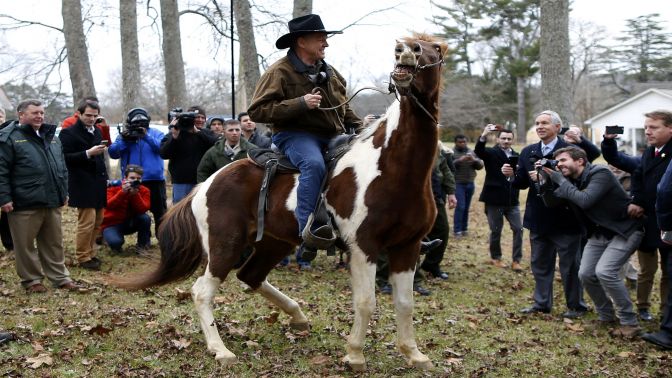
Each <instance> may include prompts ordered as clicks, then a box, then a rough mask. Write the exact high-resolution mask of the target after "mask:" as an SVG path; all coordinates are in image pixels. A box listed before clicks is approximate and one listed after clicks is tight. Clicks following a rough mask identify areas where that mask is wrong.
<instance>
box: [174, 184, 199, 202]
mask: <svg viewBox="0 0 672 378" xmlns="http://www.w3.org/2000/svg"><path fill="white" fill-rule="evenodd" d="M194 186H196V184H173V205H175V204H176V203H178V202H180V200H181V199H182V198H184V197H186V196H187V195H188V194H189V193H190V192H191V189H194Z"/></svg>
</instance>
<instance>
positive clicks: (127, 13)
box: [119, 0, 141, 110]
mask: <svg viewBox="0 0 672 378" xmlns="http://www.w3.org/2000/svg"><path fill="white" fill-rule="evenodd" d="M119 23H120V25H119V26H120V31H121V81H122V91H121V92H122V98H123V100H122V106H123V109H126V110H128V109H131V108H132V107H134V106H137V104H138V100H139V96H140V83H141V76H140V53H139V52H138V11H137V4H136V0H119Z"/></svg>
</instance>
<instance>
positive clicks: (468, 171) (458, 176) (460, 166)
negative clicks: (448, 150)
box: [453, 148, 483, 184]
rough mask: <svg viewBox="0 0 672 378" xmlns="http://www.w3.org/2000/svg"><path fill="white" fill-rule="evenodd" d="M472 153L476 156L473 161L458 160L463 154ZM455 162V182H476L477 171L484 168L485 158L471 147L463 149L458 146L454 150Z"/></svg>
mask: <svg viewBox="0 0 672 378" xmlns="http://www.w3.org/2000/svg"><path fill="white" fill-rule="evenodd" d="M468 154H471V155H473V156H474V160H472V161H458V160H459V159H460V158H461V157H462V156H465V155H468ZM453 164H455V169H456V171H455V182H456V183H458V184H467V183H470V182H474V179H475V178H476V171H477V170H480V169H483V160H481V159H479V158H478V157H476V156H475V155H474V153H473V151H471V150H470V149H468V148H467V149H465V150H463V151H460V150H458V149H457V148H456V149H454V150H453Z"/></svg>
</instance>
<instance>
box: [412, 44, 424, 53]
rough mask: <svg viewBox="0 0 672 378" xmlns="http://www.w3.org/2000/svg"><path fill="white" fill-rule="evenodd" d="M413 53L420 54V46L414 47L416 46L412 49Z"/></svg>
mask: <svg viewBox="0 0 672 378" xmlns="http://www.w3.org/2000/svg"><path fill="white" fill-rule="evenodd" d="M413 52H416V53H420V52H422V48H421V47H420V45H416V46H415V47H414V48H413Z"/></svg>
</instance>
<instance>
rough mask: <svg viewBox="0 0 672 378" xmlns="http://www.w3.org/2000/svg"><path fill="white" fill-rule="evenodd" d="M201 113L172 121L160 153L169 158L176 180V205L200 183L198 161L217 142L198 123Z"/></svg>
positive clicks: (208, 131) (184, 115)
mask: <svg viewBox="0 0 672 378" xmlns="http://www.w3.org/2000/svg"><path fill="white" fill-rule="evenodd" d="M200 117H201V114H199V113H197V112H184V113H180V114H178V115H177V116H176V117H175V119H173V120H172V122H171V123H170V133H169V134H168V135H166V136H165V137H164V138H163V140H162V141H161V147H160V152H159V153H160V155H161V157H162V158H164V159H169V161H168V171H169V172H170V176H171V178H172V181H173V204H176V203H177V202H179V201H180V200H181V199H182V198H184V197H186V196H187V194H189V192H191V189H193V188H194V186H196V182H197V181H196V172H197V169H198V164H199V163H200V162H201V158H202V157H203V155H204V154H205V152H206V151H207V150H208V149H209V148H210V147H212V146H213V145H214V144H215V142H217V137H216V136H215V135H214V134H213V133H212V132H211V131H210V130H207V129H206V130H207V132H204V131H202V130H201V129H199V128H198V127H196V125H195V120H196V119H200Z"/></svg>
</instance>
